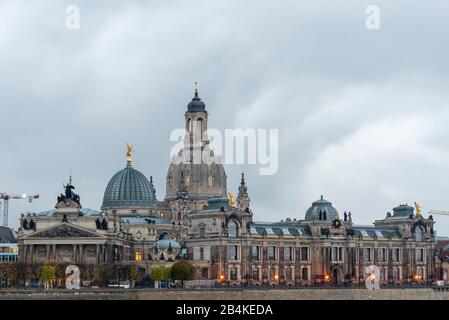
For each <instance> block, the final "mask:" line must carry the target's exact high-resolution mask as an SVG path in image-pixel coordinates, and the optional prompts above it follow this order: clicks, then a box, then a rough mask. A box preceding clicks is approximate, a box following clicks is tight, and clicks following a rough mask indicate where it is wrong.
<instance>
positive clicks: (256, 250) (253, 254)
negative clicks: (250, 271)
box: [251, 246, 259, 260]
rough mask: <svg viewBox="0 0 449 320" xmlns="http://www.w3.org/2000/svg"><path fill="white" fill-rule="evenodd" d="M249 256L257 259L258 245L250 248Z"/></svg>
mask: <svg viewBox="0 0 449 320" xmlns="http://www.w3.org/2000/svg"><path fill="white" fill-rule="evenodd" d="M251 257H252V259H253V260H259V247H258V246H253V247H252V248H251Z"/></svg>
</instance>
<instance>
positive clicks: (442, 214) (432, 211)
mask: <svg viewBox="0 0 449 320" xmlns="http://www.w3.org/2000/svg"><path fill="white" fill-rule="evenodd" d="M429 214H437V215H441V216H449V211H440V210H430V211H429Z"/></svg>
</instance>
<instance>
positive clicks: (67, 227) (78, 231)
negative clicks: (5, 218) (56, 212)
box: [27, 222, 101, 238]
mask: <svg viewBox="0 0 449 320" xmlns="http://www.w3.org/2000/svg"><path fill="white" fill-rule="evenodd" d="M27 237H29V238H97V237H101V235H99V234H97V233H95V232H93V231H89V230H85V229H83V228H79V227H77V226H74V225H71V224H69V223H66V222H63V223H61V224H59V225H57V226H54V227H50V228H48V229H46V230H42V231H38V232H36V233H33V234H30V235H28V236H27Z"/></svg>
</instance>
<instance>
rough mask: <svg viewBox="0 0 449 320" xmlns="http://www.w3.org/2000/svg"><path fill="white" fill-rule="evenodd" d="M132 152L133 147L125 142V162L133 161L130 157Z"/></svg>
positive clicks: (129, 163)
mask: <svg viewBox="0 0 449 320" xmlns="http://www.w3.org/2000/svg"><path fill="white" fill-rule="evenodd" d="M133 152H134V147H133V146H131V145H129V144H126V157H127V159H126V160H127V162H128V165H131V163H132V162H133V158H132V153H133Z"/></svg>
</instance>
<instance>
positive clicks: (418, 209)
mask: <svg viewBox="0 0 449 320" xmlns="http://www.w3.org/2000/svg"><path fill="white" fill-rule="evenodd" d="M414 203H415V209H416V215H417V216H420V215H421V211H422V207H421V205H420V204H419V203H417V202H414Z"/></svg>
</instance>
